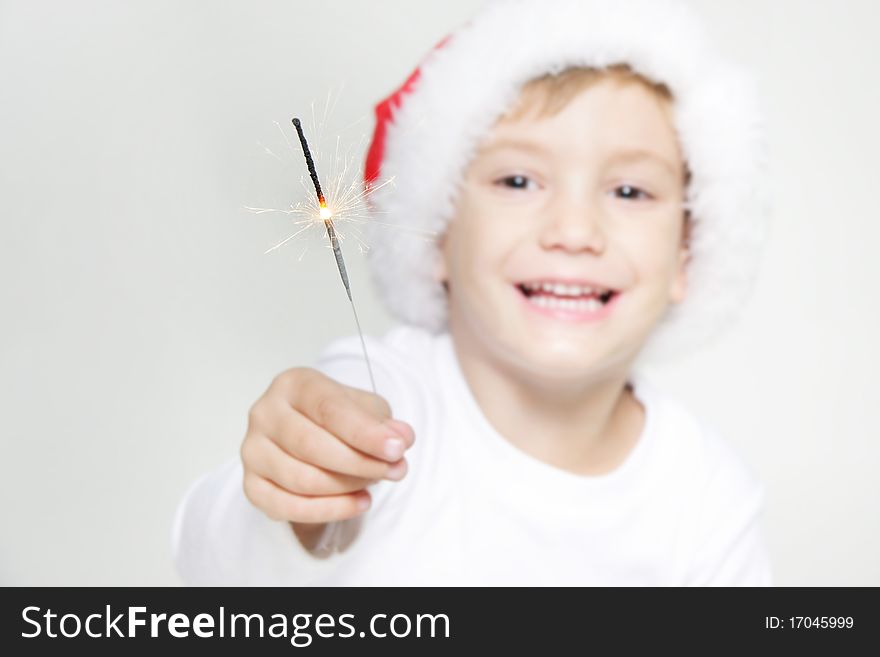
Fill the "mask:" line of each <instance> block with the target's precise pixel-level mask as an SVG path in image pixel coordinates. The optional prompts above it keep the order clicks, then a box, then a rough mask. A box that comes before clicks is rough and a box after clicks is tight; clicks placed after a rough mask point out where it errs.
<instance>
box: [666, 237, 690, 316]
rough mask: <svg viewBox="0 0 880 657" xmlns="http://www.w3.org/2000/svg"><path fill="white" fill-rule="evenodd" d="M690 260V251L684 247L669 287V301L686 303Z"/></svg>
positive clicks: (679, 253) (679, 254) (680, 252)
mask: <svg viewBox="0 0 880 657" xmlns="http://www.w3.org/2000/svg"><path fill="white" fill-rule="evenodd" d="M690 259H691V253H690V250H689V249H688V248H687V247H686V246H683V247H682V248H681V249H680V250H679V252H678V262H677V263H676V271H675V275H674V276H673V277H672V283H671V284H670V286H669V300H670V301H671V302H672V303H681V302H682V301H684V298H685V295H686V293H687V265H688V262H690Z"/></svg>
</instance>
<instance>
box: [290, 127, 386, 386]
mask: <svg viewBox="0 0 880 657" xmlns="http://www.w3.org/2000/svg"><path fill="white" fill-rule="evenodd" d="M293 127H294V128H296V134H297V135H298V136H299V143H300V145H301V146H302V151H303V155H304V156H305V158H306V166H307V167H308V169H309V176H311V178H312V184H313V185H314V186H315V194H317V196H318V207H319V210H320V217H321V219H322V220H323V221H324V227H325V228H326V229H327V237H328V238H330V247H331V248H332V249H333V256H334V257H335V258H336V267H337V269H339V276H340V277H341V278H342V285H343V286H344V287H345V293H346V295H347V296H348V300H349V302H350V303H351V310H352V312H353V313H354V321H355V324H356V325H357V330H358V336H359V337H360V339H361V348H362V349H363V351H364V360H365V361H366V363H367V372H369V374H370V385H371V386H372V388H373V394H376V381H375V380H374V379H373V368H372V367H371V366H370V357H369V356H368V355H367V344H366V342H364V334H363V331H361V323H360V320H359V319H358V314H357V309H356V308H355V305H354V299H353V298H352V296H351V285H350V284H349V281H348V272H347V271H346V269H345V259H344V258H343V257H342V247H341V246H340V245H339V239H338V238H337V236H336V229H335V228H334V226H333V211H332V210H330V208H329V207H327V200H326V199H325V198H324V192H323V190H322V189H321V181H320V180H318V172H317V170H316V169H315V161H314V160H313V159H312V152H311V151H310V150H309V144H308V142H307V141H306V136H305V134H304V133H303V129H302V125H301V123H300V120H299V119H298V118H294V119H293Z"/></svg>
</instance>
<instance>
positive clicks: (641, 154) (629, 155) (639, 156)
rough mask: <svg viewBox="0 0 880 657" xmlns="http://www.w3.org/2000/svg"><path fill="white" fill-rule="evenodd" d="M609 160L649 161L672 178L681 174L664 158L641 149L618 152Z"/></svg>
mask: <svg viewBox="0 0 880 657" xmlns="http://www.w3.org/2000/svg"><path fill="white" fill-rule="evenodd" d="M610 159H611V161H612V162H639V161H643V160H650V161H652V162H656V163H657V164H659V165H661V166H662V167H663V168H665V169H666V170H667V171H669V173H671V174H672V175H674V176H678V175H680V174H681V172H680V171H678V170H676V168H675V166H673V165H672V163H671V162H670V161H669V160H667V159H666V158H665V157H663V156H662V155H659V154H657V153H655V152H654V151H649V150H645V149H642V148H634V149H628V150H625V151H619V152H617V153H615V154H614V155H612V156H611V158H610Z"/></svg>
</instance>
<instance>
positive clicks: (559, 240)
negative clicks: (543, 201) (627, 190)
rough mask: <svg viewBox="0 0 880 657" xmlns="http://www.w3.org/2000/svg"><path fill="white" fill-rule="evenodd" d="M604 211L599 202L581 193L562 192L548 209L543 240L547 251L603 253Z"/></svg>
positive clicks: (604, 240)
mask: <svg viewBox="0 0 880 657" xmlns="http://www.w3.org/2000/svg"><path fill="white" fill-rule="evenodd" d="M602 212H603V210H602V207H601V205H600V204H599V203H593V202H590V200H589V199H588V198H587V197H586V196H584V195H581V194H577V195H575V194H572V193H568V194H565V195H559V196H558V197H557V198H556V199H554V201H553V203H551V204H550V205H549V206H548V207H547V208H546V213H547V215H546V217H545V218H544V223H543V224H542V227H541V236H540V243H541V246H542V247H543V248H545V249H547V250H552V249H561V250H564V251H570V252H573V253H577V252H580V251H584V250H589V251H593V252H594V253H602V252H603V251H604V250H605V246H606V242H607V237H606V234H605V225H604V224H605V221H604V217H603V214H602Z"/></svg>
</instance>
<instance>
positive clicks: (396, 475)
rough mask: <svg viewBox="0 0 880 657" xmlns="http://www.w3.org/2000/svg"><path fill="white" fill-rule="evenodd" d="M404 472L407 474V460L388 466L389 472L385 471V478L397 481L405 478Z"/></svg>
mask: <svg viewBox="0 0 880 657" xmlns="http://www.w3.org/2000/svg"><path fill="white" fill-rule="evenodd" d="M404 474H406V461H400V462H398V463H395V464H394V465H392V466H391V467H390V468H388V472H386V473H385V478H386V479H391V480H393V481H397V480H399V479H403V475H404Z"/></svg>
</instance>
